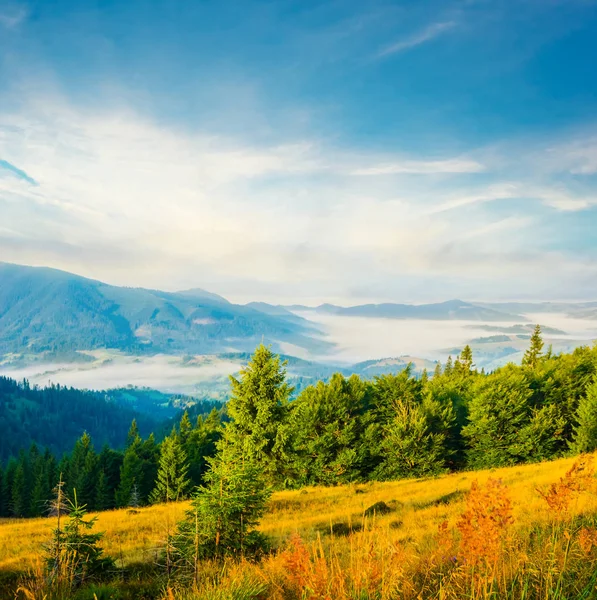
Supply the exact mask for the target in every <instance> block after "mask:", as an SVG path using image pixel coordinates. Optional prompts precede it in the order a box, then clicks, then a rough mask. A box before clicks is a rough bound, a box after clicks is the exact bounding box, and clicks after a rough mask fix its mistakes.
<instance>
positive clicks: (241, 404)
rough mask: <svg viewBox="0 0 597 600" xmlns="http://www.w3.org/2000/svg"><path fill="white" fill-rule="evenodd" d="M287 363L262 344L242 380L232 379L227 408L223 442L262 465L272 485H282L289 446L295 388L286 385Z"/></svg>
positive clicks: (243, 373) (243, 370) (244, 369)
mask: <svg viewBox="0 0 597 600" xmlns="http://www.w3.org/2000/svg"><path fill="white" fill-rule="evenodd" d="M285 364H286V363H280V358H279V357H278V356H275V355H274V354H273V353H272V351H271V350H270V349H269V348H266V347H265V346H264V345H263V344H261V345H260V346H258V347H257V349H256V350H255V353H254V354H253V357H252V358H251V360H250V361H249V364H248V365H247V366H246V367H245V368H243V369H242V370H241V372H240V379H236V378H234V377H232V376H231V377H230V381H231V385H232V395H231V397H230V400H229V401H228V405H227V409H228V415H229V417H230V419H231V420H230V421H229V422H228V423H226V426H225V428H224V439H225V440H226V443H227V444H229V445H231V446H238V447H242V448H243V449H244V451H246V452H248V453H249V455H248V458H254V459H255V460H256V461H257V462H258V463H260V464H261V465H263V469H264V472H265V474H266V477H267V479H268V481H270V482H271V483H280V479H281V476H280V471H281V466H282V465H283V462H284V458H285V452H286V448H287V444H288V439H287V437H286V430H285V427H284V426H285V425H286V423H287V416H288V402H289V398H290V395H291V393H292V391H293V388H291V387H290V386H289V385H288V384H287V383H286V370H285V368H284V367H285Z"/></svg>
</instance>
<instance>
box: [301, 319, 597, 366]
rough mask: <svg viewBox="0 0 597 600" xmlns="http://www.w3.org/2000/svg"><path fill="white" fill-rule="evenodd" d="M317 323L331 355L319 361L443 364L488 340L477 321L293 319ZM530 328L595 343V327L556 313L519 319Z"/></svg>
mask: <svg viewBox="0 0 597 600" xmlns="http://www.w3.org/2000/svg"><path fill="white" fill-rule="evenodd" d="M297 314H300V316H302V317H305V318H308V319H310V320H311V321H315V322H317V323H319V324H320V325H321V326H322V328H323V330H324V331H325V332H326V339H328V340H329V341H332V342H334V343H335V344H336V349H335V350H334V351H333V352H332V353H330V354H328V355H326V356H319V357H316V358H317V359H319V360H325V361H339V362H342V363H355V362H359V361H363V360H370V359H378V358H385V357H389V356H392V357H395V356H402V355H410V356H417V357H420V358H427V359H429V360H438V359H439V360H444V359H445V358H446V357H447V355H448V353H449V349H451V348H454V347H462V346H463V345H464V344H466V343H467V342H468V341H470V340H471V339H473V338H479V337H487V336H489V335H492V334H491V333H488V332H487V331H486V330H484V329H482V327H483V325H485V323H484V322H480V321H445V320H444V321H431V320H423V319H409V320H406V319H404V320H402V319H378V318H368V317H344V316H336V315H318V314H315V313H312V312H304V313H297ZM525 316H526V317H527V318H528V319H529V321H530V322H531V323H540V324H541V325H545V326H549V327H554V328H557V329H562V330H563V331H565V332H566V335H549V336H545V337H546V338H549V339H550V340H552V339H556V340H561V341H562V342H572V341H585V342H586V343H591V342H592V340H595V339H597V321H592V320H585V319H574V318H570V317H567V316H566V315H561V314H557V313H545V314H530V315H525ZM513 324H514V323H512V322H511V321H509V322H503V323H500V322H491V325H492V326H495V327H501V326H503V327H505V328H508V327H511V326H512V325H513Z"/></svg>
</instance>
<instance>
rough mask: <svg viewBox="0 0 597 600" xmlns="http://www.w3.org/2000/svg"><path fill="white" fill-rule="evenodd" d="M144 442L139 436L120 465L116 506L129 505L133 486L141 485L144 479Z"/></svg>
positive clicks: (126, 452) (127, 450)
mask: <svg viewBox="0 0 597 600" xmlns="http://www.w3.org/2000/svg"><path fill="white" fill-rule="evenodd" d="M142 445H143V442H142V441H141V438H140V437H139V436H137V437H136V438H135V440H134V441H133V442H132V443H131V444H130V445H129V447H128V448H127V449H126V451H125V453H124V460H123V462H122V466H121V467H120V484H119V486H118V489H117V490H116V506H118V507H123V506H129V503H130V501H131V493H132V490H133V486H137V488H138V486H139V482H140V481H141V480H142V479H143V460H142V458H141V447H142Z"/></svg>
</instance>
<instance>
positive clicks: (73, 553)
mask: <svg viewBox="0 0 597 600" xmlns="http://www.w3.org/2000/svg"><path fill="white" fill-rule="evenodd" d="M55 506H56V507H57V509H58V511H59V512H58V515H57V527H56V529H55V530H54V534H53V537H52V540H51V542H50V544H49V545H48V546H47V548H46V569H47V572H48V575H49V577H50V579H52V580H62V581H63V582H64V580H66V582H67V583H68V584H69V586H71V587H77V586H79V585H81V584H82V583H84V582H86V581H88V580H89V579H92V578H94V577H97V576H98V575H100V574H102V573H104V572H106V571H107V570H108V569H111V568H114V561H113V560H112V559H111V558H106V557H104V556H102V555H103V549H102V548H101V547H100V546H99V545H98V544H99V542H100V540H101V539H102V537H103V533H99V532H95V533H92V532H91V529H93V526H94V524H95V521H96V519H97V517H94V518H92V519H89V520H86V519H85V517H86V516H87V511H86V507H85V505H84V504H80V503H79V502H78V500H77V492H76V490H74V491H73V499H72V500H70V499H68V498H66V497H63V490H62V481H60V483H59V485H58V488H57V494H56V499H55ZM60 511H64V512H66V513H68V520H67V522H66V524H65V525H64V526H61V517H62V515H61V513H60Z"/></svg>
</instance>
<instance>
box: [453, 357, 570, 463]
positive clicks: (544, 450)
mask: <svg viewBox="0 0 597 600" xmlns="http://www.w3.org/2000/svg"><path fill="white" fill-rule="evenodd" d="M557 413H558V411H557V407H554V406H549V405H545V406H543V407H537V406H535V404H534V402H533V391H532V389H531V388H530V386H529V379H528V375H527V373H525V371H524V370H521V369H519V368H518V367H515V366H514V365H508V366H506V367H504V368H502V369H499V370H498V371H496V372H495V373H493V374H491V375H488V376H487V377H485V378H483V379H481V380H480V381H479V384H478V386H477V388H476V389H475V396H474V398H473V400H472V401H471V404H470V407H469V421H470V423H469V424H468V425H467V426H465V427H464V429H463V432H462V433H463V435H464V437H465V438H466V439H467V441H468V444H469V450H468V457H469V463H470V465H471V466H472V467H474V468H483V467H492V466H507V465H512V464H516V463H520V462H526V461H531V460H540V459H542V458H547V457H549V456H553V447H554V444H555V442H554V440H555V439H556V437H557V436H558V435H560V434H561V431H562V427H563V422H562V420H561V419H560V418H559V416H558V414H557Z"/></svg>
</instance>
